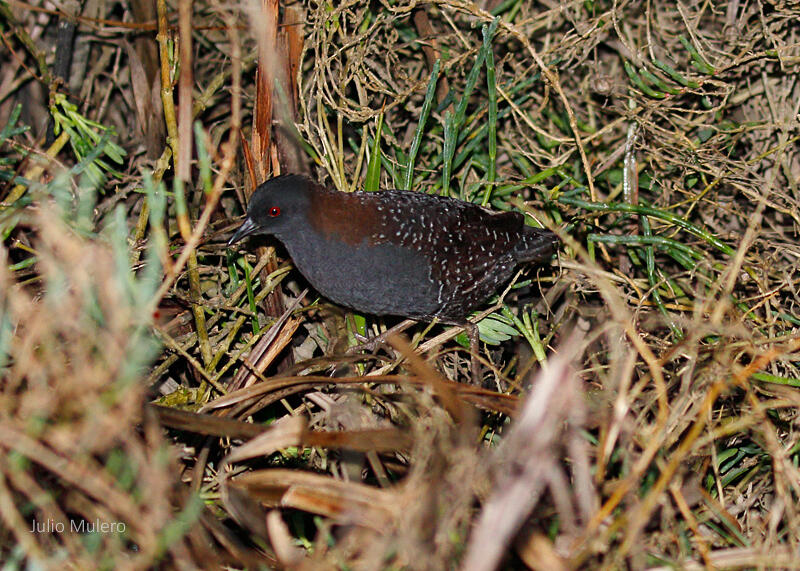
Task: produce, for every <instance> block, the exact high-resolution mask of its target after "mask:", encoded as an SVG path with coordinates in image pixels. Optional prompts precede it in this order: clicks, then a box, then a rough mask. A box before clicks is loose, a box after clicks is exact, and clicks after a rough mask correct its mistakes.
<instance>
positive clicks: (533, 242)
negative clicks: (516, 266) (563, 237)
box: [514, 226, 559, 263]
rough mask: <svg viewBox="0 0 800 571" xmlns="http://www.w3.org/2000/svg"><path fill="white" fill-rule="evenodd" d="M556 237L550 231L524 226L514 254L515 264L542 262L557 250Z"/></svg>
mask: <svg viewBox="0 0 800 571" xmlns="http://www.w3.org/2000/svg"><path fill="white" fill-rule="evenodd" d="M558 244H559V241H558V237H557V236H556V235H555V234H553V233H552V232H551V231H550V230H545V229H543V228H533V227H532V226H525V228H524V229H523V234H522V239H521V240H520V241H519V242H517V245H516V247H515V248H514V254H515V258H516V260H517V262H519V263H525V262H543V261H545V260H547V259H548V258H550V256H552V255H553V254H554V253H555V251H556V250H557V249H558Z"/></svg>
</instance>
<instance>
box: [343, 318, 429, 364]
mask: <svg viewBox="0 0 800 571" xmlns="http://www.w3.org/2000/svg"><path fill="white" fill-rule="evenodd" d="M415 323H416V321H414V320H413V319H405V320H403V321H401V322H400V323H398V324H397V325H395V326H394V327H390V328H389V329H387V330H386V331H384V332H383V333H381V334H380V335H376V336H375V337H373V338H372V339H368V340H366V341H364V342H363V343H359V344H358V345H355V346H353V347H350V348H349V349H348V350H347V354H348V355H353V354H354V353H358V352H359V351H363V350H367V351H375V349H377V348H378V347H379V346H381V345H384V344H386V340H387V339H388V338H389V336H390V335H393V334H396V333H402V332H403V331H405V330H406V329H408V328H409V327H411V326H412V325H414V324H415Z"/></svg>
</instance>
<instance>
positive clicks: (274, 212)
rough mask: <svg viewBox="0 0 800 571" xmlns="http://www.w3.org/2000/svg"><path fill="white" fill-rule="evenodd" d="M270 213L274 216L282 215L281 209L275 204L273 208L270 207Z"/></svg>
mask: <svg viewBox="0 0 800 571" xmlns="http://www.w3.org/2000/svg"><path fill="white" fill-rule="evenodd" d="M269 215H270V216H272V217H275V216H280V215H281V209H280V208H278V207H277V206H273V207H272V208H270V209H269Z"/></svg>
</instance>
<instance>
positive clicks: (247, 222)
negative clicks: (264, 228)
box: [228, 218, 258, 248]
mask: <svg viewBox="0 0 800 571" xmlns="http://www.w3.org/2000/svg"><path fill="white" fill-rule="evenodd" d="M256 230H258V225H257V224H256V223H255V222H253V220H252V219H250V218H245V219H244V223H243V224H242V225H241V226H239V229H238V230H236V232H234V234H233V236H231V239H230V240H228V248H230V247H231V246H233V245H234V244H235V243H236V242H238V241H239V240H241V239H242V238H244V237H246V236H249V235H250V234H252V233H253V232H255V231H256Z"/></svg>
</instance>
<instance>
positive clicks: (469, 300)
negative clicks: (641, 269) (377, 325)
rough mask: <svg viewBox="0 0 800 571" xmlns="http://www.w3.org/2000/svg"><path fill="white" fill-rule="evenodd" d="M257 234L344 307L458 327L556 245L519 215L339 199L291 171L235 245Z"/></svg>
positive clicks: (419, 199) (451, 203)
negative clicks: (280, 247)
mask: <svg viewBox="0 0 800 571" xmlns="http://www.w3.org/2000/svg"><path fill="white" fill-rule="evenodd" d="M251 234H272V235H274V236H275V237H276V238H278V240H280V241H281V242H282V243H283V244H284V246H286V249H287V250H288V251H289V255H291V257H292V260H293V261H294V264H295V266H296V267H297V269H298V270H300V273H302V274H303V275H304V276H305V277H306V279H307V280H308V282H309V283H310V284H311V285H312V286H313V287H314V288H315V289H316V290H317V291H318V292H319V293H321V294H322V295H324V296H325V297H327V298H328V299H330V300H332V301H335V302H336V303H339V304H341V305H344V306H347V307H349V308H352V309H354V310H356V311H358V312H361V313H369V314H373V315H397V316H403V317H410V318H412V319H417V320H423V321H431V320H433V319H434V318H438V319H439V320H440V321H442V322H444V323H450V324H457V325H467V321H466V320H467V316H468V315H469V313H470V311H472V310H473V309H475V308H476V306H478V305H479V304H480V303H481V302H483V301H485V300H486V298H488V297H489V296H490V295H492V294H493V293H494V292H495V291H496V290H497V289H498V287H499V286H500V285H502V284H503V283H504V282H506V281H508V280H509V279H510V278H511V276H512V275H513V273H514V269H515V267H516V266H517V265H519V264H523V263H528V262H541V261H544V260H547V259H548V258H550V256H552V254H553V253H554V252H555V250H556V247H557V245H558V239H557V238H556V236H555V234H553V233H552V232H550V231H549V230H542V229H539V228H532V227H530V226H526V225H525V223H524V218H523V216H522V214H520V213H518V212H493V211H491V210H488V209H486V208H483V207H481V206H478V205H477V204H472V203H470V202H463V201H461V200H455V199H452V198H445V197H442V196H435V195H430V194H422V193H418V192H409V191H404V190H387V191H382V192H353V193H345V192H338V191H335V190H328V189H327V188H325V187H323V186H322V185H319V184H317V183H315V182H314V181H312V180H310V179H308V178H306V177H303V176H300V175H293V174H289V175H282V176H278V177H275V178H273V179H270V180H268V181H267V182H265V183H263V184H262V185H260V186H259V187H258V188H257V189H256V191H255V193H253V197H252V199H251V201H250V205H249V207H248V209H247V218H246V219H245V221H244V223H243V224H242V225H241V226H240V227H239V229H238V230H237V231H236V233H235V234H234V235H233V236H232V237H231V239H230V240H229V241H228V246H231V245H233V244H235V243H236V242H238V241H239V240H241V239H242V238H244V237H245V236H249V235H251Z"/></svg>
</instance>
